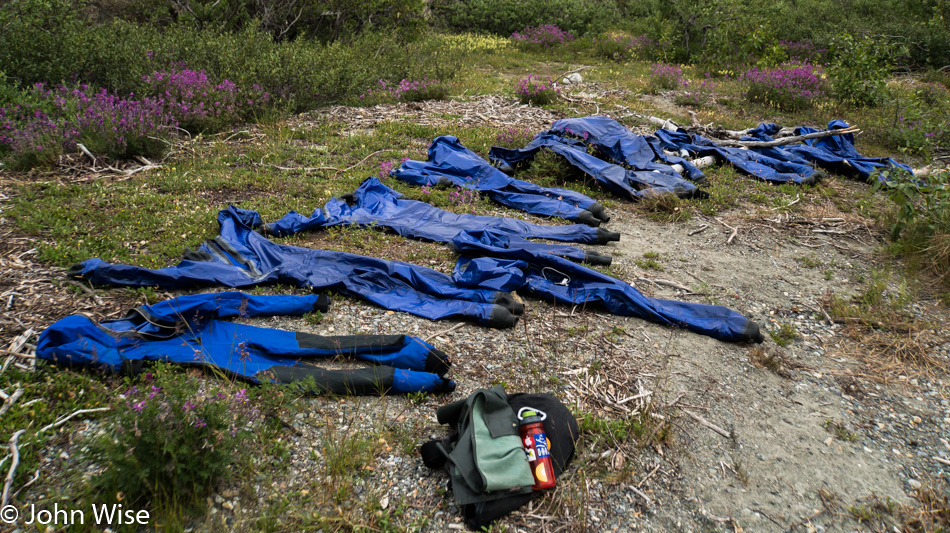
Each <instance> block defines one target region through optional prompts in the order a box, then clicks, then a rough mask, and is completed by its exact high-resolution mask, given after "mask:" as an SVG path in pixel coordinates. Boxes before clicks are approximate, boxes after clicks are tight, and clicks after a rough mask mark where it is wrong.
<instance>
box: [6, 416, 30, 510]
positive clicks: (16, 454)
mask: <svg viewBox="0 0 950 533" xmlns="http://www.w3.org/2000/svg"><path fill="white" fill-rule="evenodd" d="M24 433H26V430H25V429H21V430H18V431H17V432H16V433H14V434H13V436H12V437H10V444H9V448H10V455H11V456H12V457H13V460H12V461H11V462H10V470H9V471H7V480H6V481H5V482H4V483H3V501H2V503H0V505H2V506H3V507H6V506H7V502H8V501H9V500H10V486H11V485H13V476H15V475H16V467H17V466H19V465H20V449H19V448H18V447H17V441H19V440H20V435H22V434H24Z"/></svg>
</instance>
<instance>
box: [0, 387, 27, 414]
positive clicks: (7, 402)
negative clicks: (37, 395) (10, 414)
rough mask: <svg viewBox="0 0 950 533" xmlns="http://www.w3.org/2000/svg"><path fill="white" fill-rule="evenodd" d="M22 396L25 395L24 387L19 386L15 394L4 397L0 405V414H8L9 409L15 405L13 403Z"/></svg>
mask: <svg viewBox="0 0 950 533" xmlns="http://www.w3.org/2000/svg"><path fill="white" fill-rule="evenodd" d="M20 396H23V389H22V388H17V390H16V391H14V393H13V394H11V395H10V396H8V397H7V398H4V399H3V405H2V406H0V416H3V415H4V414H6V412H7V411H9V410H10V408H11V407H13V403H14V402H16V401H17V400H19V399H20Z"/></svg>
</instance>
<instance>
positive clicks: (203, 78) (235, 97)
mask: <svg viewBox="0 0 950 533" xmlns="http://www.w3.org/2000/svg"><path fill="white" fill-rule="evenodd" d="M145 82H146V83H147V84H148V92H149V93H150V94H154V95H156V96H157V97H159V98H161V99H162V102H164V104H165V106H166V107H167V109H168V111H169V112H170V113H171V114H172V115H173V116H174V117H175V119H176V120H177V121H178V124H179V126H180V127H182V128H184V129H186V130H188V131H190V132H200V131H215V130H219V129H222V128H223V127H225V126H228V125H231V124H233V123H235V122H238V121H240V120H241V119H244V118H247V117H250V116H252V114H253V112H254V111H255V110H258V109H262V108H266V107H267V106H269V105H270V103H271V95H270V93H269V92H267V91H266V90H264V89H263V88H262V87H261V86H260V85H257V84H254V85H252V86H251V87H249V88H247V87H238V86H237V85H236V84H235V83H234V82H232V81H230V80H222V81H221V82H220V83H214V82H212V81H211V80H210V79H209V78H208V75H207V74H206V73H205V71H203V70H199V71H195V70H191V69H187V68H184V67H183V66H182V65H179V66H176V67H173V68H171V69H169V70H168V71H164V70H163V71H159V72H153V73H152V74H151V75H150V76H146V77H145Z"/></svg>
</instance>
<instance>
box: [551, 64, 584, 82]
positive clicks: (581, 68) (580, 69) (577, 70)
mask: <svg viewBox="0 0 950 533" xmlns="http://www.w3.org/2000/svg"><path fill="white" fill-rule="evenodd" d="M593 66H594V65H587V66H586V67H580V68H576V69H574V70H568V71H567V72H565V73H564V74H561V75H560V76H558V77H556V78H554V79H555V80H557V81H561V80H562V79H564V76H567V75H568V74H574V73H575V72H580V71H582V70H587V69H589V68H593Z"/></svg>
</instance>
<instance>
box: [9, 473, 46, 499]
mask: <svg viewBox="0 0 950 533" xmlns="http://www.w3.org/2000/svg"><path fill="white" fill-rule="evenodd" d="M39 478H40V469H39V468H37V469H36V472H33V479H31V480H29V481H27V482H26V483H25V484H24V485H23V486H22V487H20V488H19V489H17V491H16V492H14V493H13V497H14V498H16V497H17V496H19V495H20V493H21V492H23V489H25V488H27V487H29V486H30V485H32V484H34V483H36V480H38V479H39Z"/></svg>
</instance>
